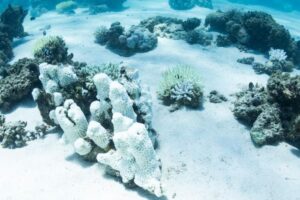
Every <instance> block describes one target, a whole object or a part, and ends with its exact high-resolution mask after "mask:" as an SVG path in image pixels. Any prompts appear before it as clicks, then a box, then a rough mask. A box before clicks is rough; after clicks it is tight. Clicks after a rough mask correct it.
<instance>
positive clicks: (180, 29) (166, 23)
mask: <svg viewBox="0 0 300 200" xmlns="http://www.w3.org/2000/svg"><path fill="white" fill-rule="evenodd" d="M200 25H201V20H200V19H198V18H187V19H186V20H180V19H177V18H171V17H162V16H156V17H150V18H148V19H145V20H142V21H141V22H140V24H139V26H142V27H145V28H147V29H148V30H149V31H150V32H151V33H153V34H155V35H156V36H158V37H164V38H170V39H174V40H185V41H186V42H188V43H189V44H200V45H203V46H208V45H210V44H211V43H212V40H213V36H212V35H211V34H210V33H207V31H205V30H204V29H203V28H200Z"/></svg>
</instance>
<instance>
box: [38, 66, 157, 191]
mask: <svg viewBox="0 0 300 200" xmlns="http://www.w3.org/2000/svg"><path fill="white" fill-rule="evenodd" d="M85 67H87V68H86V69H80V68H85ZM67 68H68V70H67V71H68V73H63V76H59V75H57V76H53V74H59V73H60V72H59V71H64V67H63V66H60V67H58V66H53V65H48V64H43V65H41V66H40V71H41V76H40V79H41V82H42V83H43V89H42V90H39V89H35V90H34V92H33V96H34V99H35V100H36V101H37V103H38V107H39V108H40V111H41V112H44V113H42V116H46V119H47V121H50V124H51V125H55V124H57V125H58V126H60V127H61V128H62V129H63V131H64V134H63V136H64V137H63V138H64V140H65V141H66V142H67V143H69V144H71V145H72V146H73V147H74V151H75V152H76V153H77V154H79V155H80V156H82V157H83V158H84V159H86V160H88V161H93V162H95V161H96V157H97V158H98V161H99V162H100V163H101V164H102V165H105V166H107V167H108V168H110V169H111V170H113V171H115V175H118V176H120V177H121V178H122V180H123V181H124V183H128V182H130V183H134V184H136V185H137V186H140V187H142V188H144V189H145V190H147V191H149V192H151V193H153V194H155V195H157V196H161V195H162V191H161V185H160V178H161V169H160V161H159V160H158V158H157V156H156V153H155V150H154V144H155V139H156V137H155V134H153V133H154V131H153V128H152V124H151V118H152V112H151V111H152V109H151V105H152V101H151V96H149V93H148V92H147V91H144V88H143V87H142V86H141V85H140V81H139V80H138V72H137V71H136V70H134V69H131V68H128V67H121V68H120V67H118V68H114V67H112V66H111V67H106V68H105V69H108V70H107V72H109V73H111V72H112V73H113V74H114V75H115V80H112V79H111V78H110V76H109V75H108V74H105V73H103V72H102V73H99V72H98V70H99V69H101V70H100V71H105V70H102V68H99V69H96V70H95V71H93V72H91V73H89V72H88V70H89V69H90V67H88V66H86V65H78V66H77V67H76V70H75V68H74V67H67ZM112 69H113V70H112ZM117 69H118V70H119V71H118V72H116V71H115V70H117ZM97 72H98V73H97ZM94 73H96V74H94ZM91 76H92V81H93V82H92V84H93V87H86V84H88V85H90V84H91V82H90V81H91V80H89V79H90V78H89V77H91ZM59 77H61V78H59ZM70 77H73V78H74V79H72V78H71V79H70ZM62 80H72V81H67V82H69V83H71V85H70V84H61V82H62ZM49 82H50V83H51V84H50V86H51V85H55V84H56V86H55V87H53V88H55V90H49ZM74 87H78V88H81V89H82V88H86V89H85V90H86V91H85V95H82V92H83V91H82V90H78V91H76V90H75V91H76V92H74V93H70V92H68V91H69V89H68V88H74ZM50 88H52V87H50ZM79 97H80V98H79ZM43 100H44V101H43ZM62 101H64V103H63V105H59V104H61V102H62ZM43 102H45V103H46V104H47V106H46V107H45V106H43V105H41V104H43ZM86 107H88V112H85V111H84V109H86ZM47 116H48V117H47ZM88 119H90V120H88ZM45 121H46V120H45ZM122 138H124V140H123V139H122ZM122 144H125V145H126V147H125V148H123V147H124V146H122ZM115 158H117V160H115ZM126 172H130V174H128V173H126Z"/></svg>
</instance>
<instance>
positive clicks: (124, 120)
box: [112, 112, 134, 132]
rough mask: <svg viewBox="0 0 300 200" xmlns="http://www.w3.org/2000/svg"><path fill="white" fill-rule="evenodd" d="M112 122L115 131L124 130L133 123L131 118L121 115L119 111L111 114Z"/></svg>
mask: <svg viewBox="0 0 300 200" xmlns="http://www.w3.org/2000/svg"><path fill="white" fill-rule="evenodd" d="M112 123H113V125H114V131H115V132H121V131H126V130H128V129H129V127H130V126H131V125H132V124H133V123H134V121H133V120H132V119H131V118H128V117H125V116H123V115H122V114H121V113H118V112H115V113H114V114H113V118H112Z"/></svg>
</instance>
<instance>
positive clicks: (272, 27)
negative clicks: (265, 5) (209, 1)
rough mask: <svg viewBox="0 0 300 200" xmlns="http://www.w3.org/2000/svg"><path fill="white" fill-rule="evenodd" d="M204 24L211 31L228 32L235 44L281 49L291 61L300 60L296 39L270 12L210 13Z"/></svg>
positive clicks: (265, 51)
mask: <svg viewBox="0 0 300 200" xmlns="http://www.w3.org/2000/svg"><path fill="white" fill-rule="evenodd" d="M205 25H206V26H210V28H211V30H214V31H218V32H221V33H225V34H227V36H228V39H229V40H230V41H231V42H232V43H236V44H239V45H242V46H245V47H247V48H250V49H254V50H258V51H261V52H262V53H267V52H268V51H269V50H270V49H271V48H274V49H282V50H284V51H285V52H286V54H287V56H288V60H290V61H292V62H294V63H295V64H299V63H300V51H299V48H298V47H297V44H296V42H295V40H294V39H293V38H292V37H291V35H290V33H289V31H288V30H287V29H285V28H284V26H282V25H279V24H278V23H277V22H276V21H275V20H274V19H273V18H272V16H271V15H269V14H267V13H264V12H259V11H248V12H240V11H237V10H231V11H227V12H221V11H217V12H215V13H212V14H209V15H208V16H207V17H206V19H205Z"/></svg>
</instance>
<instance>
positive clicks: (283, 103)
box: [233, 73, 300, 147]
mask: <svg viewBox="0 0 300 200" xmlns="http://www.w3.org/2000/svg"><path fill="white" fill-rule="evenodd" d="M236 97H237V99H236V101H235V102H234V109H233V113H234V115H235V116H236V118H237V119H239V120H241V121H242V122H244V123H246V124H247V125H249V126H250V127H251V130H250V134H251V138H252V140H253V142H254V143H255V144H256V145H258V146H261V145H264V144H273V143H277V142H279V141H283V140H284V141H287V142H290V143H292V144H293V145H295V146H297V147H300V146H299V144H300V134H299V114H300V107H299V104H298V103H297V102H299V100H300V76H293V77H291V76H290V75H289V74H287V73H274V74H273V75H272V76H271V77H270V78H269V80H268V83H267V87H266V88H265V87H259V86H257V85H256V86H254V85H253V84H252V83H251V84H250V85H249V88H248V89H246V90H243V91H242V92H239V93H237V95H236Z"/></svg>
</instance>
